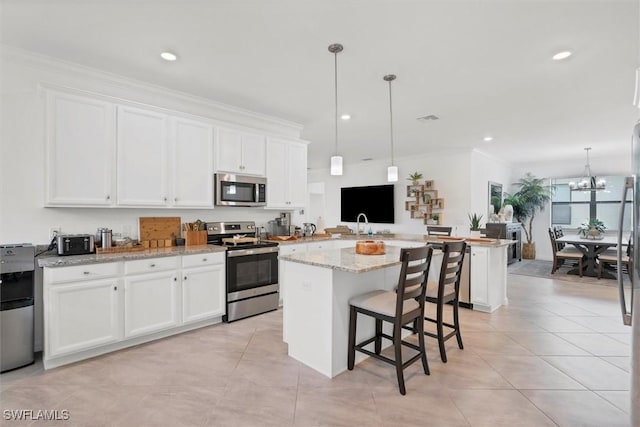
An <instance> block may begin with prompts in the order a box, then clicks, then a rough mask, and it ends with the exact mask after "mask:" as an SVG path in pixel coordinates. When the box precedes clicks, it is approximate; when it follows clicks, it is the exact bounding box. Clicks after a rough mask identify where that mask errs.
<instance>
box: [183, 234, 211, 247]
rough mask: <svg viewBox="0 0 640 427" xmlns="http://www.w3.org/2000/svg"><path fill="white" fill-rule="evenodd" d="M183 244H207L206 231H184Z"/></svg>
mask: <svg viewBox="0 0 640 427" xmlns="http://www.w3.org/2000/svg"><path fill="white" fill-rule="evenodd" d="M183 233H184V242H185V243H184V244H185V246H202V245H206V244H207V231H206V230H201V231H184V232H183Z"/></svg>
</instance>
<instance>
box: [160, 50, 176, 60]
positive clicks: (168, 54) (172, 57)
mask: <svg viewBox="0 0 640 427" xmlns="http://www.w3.org/2000/svg"><path fill="white" fill-rule="evenodd" d="M160 57H161V58H162V59H164V60H165V61H175V60H176V59H178V56H177V55H176V54H175V53H171V52H162V53H161V54H160Z"/></svg>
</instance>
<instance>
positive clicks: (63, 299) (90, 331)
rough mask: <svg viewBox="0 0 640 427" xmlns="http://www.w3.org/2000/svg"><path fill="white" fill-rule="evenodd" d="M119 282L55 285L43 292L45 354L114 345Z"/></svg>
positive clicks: (54, 354)
mask: <svg viewBox="0 0 640 427" xmlns="http://www.w3.org/2000/svg"><path fill="white" fill-rule="evenodd" d="M120 288H121V287H120V286H119V280H118V279H116V278H113V279H103V280H89V281H86V282H82V283H59V284H56V285H54V286H51V287H49V289H48V290H47V295H46V298H47V310H46V311H47V312H46V329H47V331H48V334H47V336H46V342H45V345H46V351H47V353H48V355H49V356H59V355H64V354H68V353H72V352H76V351H80V350H86V349H90V348H93V347H97V346H100V345H105V344H110V343H114V342H117V341H119V340H120V339H121V337H122V334H121V332H120V304H119V293H120Z"/></svg>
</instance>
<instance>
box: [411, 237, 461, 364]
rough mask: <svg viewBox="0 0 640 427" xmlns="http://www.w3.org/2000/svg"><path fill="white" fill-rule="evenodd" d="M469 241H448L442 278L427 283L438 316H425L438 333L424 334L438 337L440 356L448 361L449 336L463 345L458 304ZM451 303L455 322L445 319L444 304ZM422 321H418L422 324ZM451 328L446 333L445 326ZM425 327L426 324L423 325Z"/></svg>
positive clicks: (418, 324)
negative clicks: (447, 343) (463, 262)
mask: <svg viewBox="0 0 640 427" xmlns="http://www.w3.org/2000/svg"><path fill="white" fill-rule="evenodd" d="M466 249H467V243H466V242H464V241H460V242H457V241H456V242H447V243H445V244H444V245H443V246H442V266H441V267H440V279H439V281H438V283H435V282H429V283H428V285H427V294H426V301H427V302H430V303H433V304H436V318H435V319H432V318H430V317H426V316H425V317H424V320H426V321H428V322H431V323H435V324H436V333H435V334H434V333H432V332H425V333H424V334H425V335H427V336H429V337H432V338H436V339H437V340H438V346H439V347H440V358H441V359H442V361H443V362H444V363H447V353H446V351H445V348H444V343H445V341H446V340H448V339H449V338H451V337H453V336H455V337H456V339H457V340H458V347H459V348H460V350H462V349H464V346H463V345H462V335H461V334H460V319H459V317H458V305H459V299H458V295H459V294H460V277H461V273H462V261H463V260H464V255H465V251H466ZM448 303H450V304H451V307H452V309H453V323H447V322H445V321H444V319H443V314H444V305H445V304H448ZM420 323H421V322H417V326H420ZM445 326H446V327H447V328H449V329H451V331H450V332H449V333H448V334H446V335H445V334H444V327H445ZM414 327H415V325H414ZM423 329H424V326H423Z"/></svg>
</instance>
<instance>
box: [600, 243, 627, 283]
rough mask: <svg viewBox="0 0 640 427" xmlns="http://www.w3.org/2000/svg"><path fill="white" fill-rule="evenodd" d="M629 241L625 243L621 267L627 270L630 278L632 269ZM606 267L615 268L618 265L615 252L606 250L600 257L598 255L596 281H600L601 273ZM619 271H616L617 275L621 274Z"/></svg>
mask: <svg viewBox="0 0 640 427" xmlns="http://www.w3.org/2000/svg"><path fill="white" fill-rule="evenodd" d="M631 251H632V247H631V239H629V242H628V243H627V250H626V252H625V255H623V256H622V259H621V262H622V265H623V266H624V267H625V268H626V269H627V274H629V277H631V270H632V269H633V266H632V261H631ZM607 265H612V266H616V267H615V268H617V265H618V254H617V252H616V251H615V250H611V249H609V250H606V251H604V252H603V253H601V254H600V255H598V279H602V271H603V270H604V268H605V267H606V266H607ZM621 273H622V272H621V271H618V272H617V274H621Z"/></svg>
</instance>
